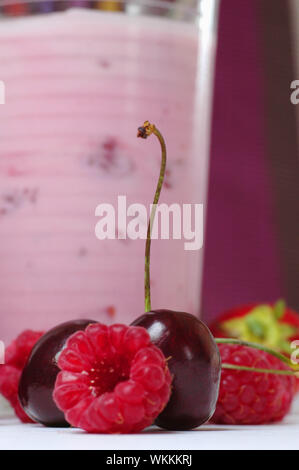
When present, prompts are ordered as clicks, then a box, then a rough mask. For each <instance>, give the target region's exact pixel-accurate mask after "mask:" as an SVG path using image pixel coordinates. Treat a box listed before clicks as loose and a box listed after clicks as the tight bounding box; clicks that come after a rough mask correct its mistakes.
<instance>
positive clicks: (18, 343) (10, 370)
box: [0, 330, 43, 423]
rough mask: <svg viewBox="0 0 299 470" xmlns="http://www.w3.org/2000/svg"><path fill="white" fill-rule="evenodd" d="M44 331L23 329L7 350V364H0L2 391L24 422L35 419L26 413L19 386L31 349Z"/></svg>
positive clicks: (0, 391)
mask: <svg viewBox="0 0 299 470" xmlns="http://www.w3.org/2000/svg"><path fill="white" fill-rule="evenodd" d="M42 335H43V333H42V332H37V331H31V330H26V331H23V333H21V334H20V335H19V336H18V337H17V338H16V339H15V340H14V341H12V343H11V344H10V345H9V346H8V347H7V348H6V351H5V364H3V365H0V393H1V395H3V397H4V398H6V400H8V402H9V403H10V404H11V406H12V407H13V409H14V411H15V414H16V415H17V416H18V418H19V419H20V420H21V421H22V422H23V423H32V422H33V421H32V420H31V419H30V418H29V417H28V416H27V415H26V413H25V412H24V410H23V408H22V407H21V405H20V402H19V398H18V387H19V381H20V377H21V373H22V370H23V368H24V366H25V364H26V362H27V359H28V357H29V355H30V353H31V350H32V348H33V346H34V345H35V343H36V342H37V340H38V339H39V338H40V337H41V336H42Z"/></svg>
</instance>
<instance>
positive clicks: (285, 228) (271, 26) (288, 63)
mask: <svg viewBox="0 0 299 470" xmlns="http://www.w3.org/2000/svg"><path fill="white" fill-rule="evenodd" d="M298 20H299V1H298V0H291V1H287V0H272V1H269V0H223V1H222V5H221V11H220V18H219V36H218V39H219V41H218V51H217V64H216V81H215V96H214V113H213V130H212V149H211V163H210V181H209V197H208V220H207V227H206V237H205V261H204V280H203V301H202V311H203V317H204V319H205V320H206V321H209V322H210V321H211V320H212V319H214V318H215V317H217V316H218V315H219V314H220V313H221V312H222V311H223V310H226V309H229V308H231V307H234V306H236V305H238V304H242V303H248V302H266V301H274V300H276V299H278V298H284V299H286V301H287V302H288V304H289V305H290V306H291V307H293V308H294V309H297V310H299V184H298V182H299V161H298V118H299V105H298V106H295V105H293V104H292V103H291V101H290V95H291V91H292V90H291V89H290V84H291V82H292V81H293V80H296V79H299V47H298V44H299V21H298Z"/></svg>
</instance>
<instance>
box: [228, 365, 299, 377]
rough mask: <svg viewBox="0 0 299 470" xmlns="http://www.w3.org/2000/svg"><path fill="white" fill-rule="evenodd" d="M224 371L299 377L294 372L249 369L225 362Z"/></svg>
mask: <svg viewBox="0 0 299 470" xmlns="http://www.w3.org/2000/svg"><path fill="white" fill-rule="evenodd" d="M221 367H222V369H232V370H245V371H249V372H257V373H260V374H275V375H297V372H294V371H293V370H280V369H260V368H257V367H247V366H237V365H235V364H227V363H226V362H223V363H222V364H221Z"/></svg>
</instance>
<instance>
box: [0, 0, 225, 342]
mask: <svg viewBox="0 0 299 470" xmlns="http://www.w3.org/2000/svg"><path fill="white" fill-rule="evenodd" d="M48 3H49V2H48ZM106 3H107V2H106ZM110 3H111V2H110ZM117 3H118V5H120V4H121V10H122V11H117V12H114V11H113V12H112V11H100V10H95V9H93V10H91V9H90V10H88V9H82V8H72V9H69V10H67V11H57V12H53V13H51V12H50V13H47V14H35V15H27V16H24V17H23V16H22V17H18V18H11V17H7V16H5V15H3V16H2V17H1V16H0V64H1V65H0V81H1V82H2V84H4V85H5V104H0V241H1V243H0V260H1V263H0V339H1V340H4V341H5V342H9V341H10V340H11V339H12V338H13V337H14V336H16V335H17V334H18V333H19V332H21V331H22V330H23V329H27V328H31V329H34V330H46V329H48V328H50V327H52V326H54V325H56V324H58V323H60V322H63V321H68V320H72V319H78V318H92V319H94V320H98V321H101V322H104V323H116V322H117V323H128V322H131V321H132V320H133V319H134V318H136V317H137V316H139V315H141V314H142V313H143V311H144V297H143V282H144V246H145V241H144V240H132V239H131V238H130V237H129V236H127V237H126V238H124V236H125V234H124V233H123V228H120V227H118V225H117V220H116V236H117V235H119V233H120V232H121V231H122V233H120V237H119V239H118V238H116V239H115V240H108V239H107V240H99V239H98V238H97V237H96V235H95V227H96V224H97V222H98V217H96V215H95V210H96V207H97V206H98V205H99V204H102V203H109V204H112V205H113V206H114V207H115V210H116V212H117V201H118V196H119V195H123V196H126V199H127V206H129V205H130V204H134V203H138V204H144V205H145V206H146V207H149V204H150V203H151V202H152V199H153V193H154V190H155V187H156V181H157V178H158V174H159V165H160V148H159V145H158V143H157V141H156V140H155V139H154V137H151V138H150V139H148V141H146V142H144V141H143V140H142V139H137V138H136V133H137V127H138V126H141V125H142V124H143V122H144V121H145V120H149V121H150V122H153V123H154V124H156V126H157V127H158V128H159V129H160V131H161V132H162V133H163V135H164V137H165V140H166V143H167V148H168V163H167V173H166V181H165V185H164V187H163V190H162V194H161V199H160V202H161V203H166V204H169V205H171V204H173V203H176V204H180V205H182V204H190V203H191V204H197V203H198V204H203V207H204V213H205V207H206V206H205V205H206V192H207V175H208V160H209V158H208V157H209V134H210V132H209V130H210V114H211V103H212V83H213V70H214V52H215V43H216V33H215V24H216V16H217V9H218V1H217V0H198V1H192V0H191V1H188V0H181V1H176V2H175V1H172V2H166V1H146V2H143V1H136V2H117ZM0 4H1V1H0ZM3 5H4V2H3V1H2V6H3ZM128 220H129V218H128ZM146 222H147V221H146V220H144V224H145V225H146ZM185 242H186V240H185V239H183V238H182V239H172V238H170V239H169V240H154V241H153V242H152V258H151V266H152V271H151V278H152V307H153V308H169V309H174V310H184V311H188V312H191V313H194V314H196V315H199V312H200V287H201V268H202V259H203V258H202V257H203V249H199V250H186V249H185V248H184V243H185Z"/></svg>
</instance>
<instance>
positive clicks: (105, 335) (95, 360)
mask: <svg viewBox="0 0 299 470" xmlns="http://www.w3.org/2000/svg"><path fill="white" fill-rule="evenodd" d="M58 367H59V368H60V369H61V372H59V374H58V376H57V379H56V383H55V388H54V393H53V398H54V401H55V403H56V405H57V406H58V407H59V408H60V409H61V410H62V411H63V412H64V414H65V418H66V420H67V421H68V422H69V423H70V424H71V425H72V426H75V427H79V428H82V429H84V430H85V431H88V432H93V433H96V432H97V433H132V432H138V431H141V430H142V429H144V428H145V427H147V426H149V425H151V424H152V423H153V421H154V420H155V419H156V417H157V416H158V415H159V414H160V413H161V411H162V410H163V409H164V407H165V405H166V404H167V402H168V400H169V397H170V392H171V380H172V378H171V375H170V372H169V369H168V366H167V361H166V359H165V357H164V355H163V353H162V352H161V350H160V349H159V348H157V347H156V346H154V345H153V344H152V343H151V341H150V337H149V334H148V332H147V331H146V330H145V329H144V328H142V327H135V326H130V327H129V326H125V325H120V324H116V325H112V326H106V325H102V324H100V323H96V324H91V325H89V326H88V327H87V328H86V330H85V331H78V332H76V333H74V334H73V335H72V336H71V337H70V338H69V339H68V340H67V343H66V347H65V349H64V350H63V351H62V353H61V355H60V357H59V359H58Z"/></svg>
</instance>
